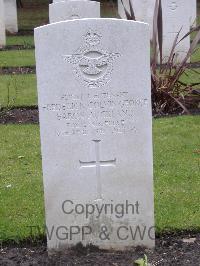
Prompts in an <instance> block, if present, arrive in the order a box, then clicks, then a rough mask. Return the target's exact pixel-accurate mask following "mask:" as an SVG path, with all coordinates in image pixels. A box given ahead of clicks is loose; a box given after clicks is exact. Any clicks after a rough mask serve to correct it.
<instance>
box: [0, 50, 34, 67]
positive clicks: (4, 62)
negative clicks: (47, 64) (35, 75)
mask: <svg viewBox="0 0 200 266" xmlns="http://www.w3.org/2000/svg"><path fill="white" fill-rule="evenodd" d="M34 65H35V54H34V50H12V51H1V52H0V67H11V66H12V67H20V66H34Z"/></svg>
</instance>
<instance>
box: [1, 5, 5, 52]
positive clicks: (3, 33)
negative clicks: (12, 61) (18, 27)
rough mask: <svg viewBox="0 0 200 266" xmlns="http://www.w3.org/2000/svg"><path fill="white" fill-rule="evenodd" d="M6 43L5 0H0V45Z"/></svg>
mask: <svg viewBox="0 0 200 266" xmlns="http://www.w3.org/2000/svg"><path fill="white" fill-rule="evenodd" d="M4 45H6V32H5V19H4V0H0V47H1V46H4Z"/></svg>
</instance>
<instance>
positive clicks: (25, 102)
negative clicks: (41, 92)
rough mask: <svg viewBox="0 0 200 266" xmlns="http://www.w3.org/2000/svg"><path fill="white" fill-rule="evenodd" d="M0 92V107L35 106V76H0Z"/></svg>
mask: <svg viewBox="0 0 200 266" xmlns="http://www.w3.org/2000/svg"><path fill="white" fill-rule="evenodd" d="M0 91H1V93H0V107H7V108H10V107H17V106H33V105H37V90H36V76H35V75H32V74H30V75H29V74H27V75H1V76H0Z"/></svg>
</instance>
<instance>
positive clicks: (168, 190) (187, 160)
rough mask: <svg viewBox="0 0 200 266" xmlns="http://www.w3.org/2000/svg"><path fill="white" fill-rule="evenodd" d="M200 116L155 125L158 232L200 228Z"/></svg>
mask: <svg viewBox="0 0 200 266" xmlns="http://www.w3.org/2000/svg"><path fill="white" fill-rule="evenodd" d="M199 125H200V116H194V117H192V116H188V117H177V118H169V119H158V120H156V121H155V123H154V131H153V132H154V171H155V174H154V177H155V209H156V226H157V232H162V231H167V230H173V231H174V230H184V229H185V230H186V229H187V230H188V229H197V228H198V229H200V215H199V214H200V205H199V195H200V176H199V173H200V135H199Z"/></svg>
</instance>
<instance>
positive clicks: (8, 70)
mask: <svg viewBox="0 0 200 266" xmlns="http://www.w3.org/2000/svg"><path fill="white" fill-rule="evenodd" d="M35 73H36V67H35V66H23V67H0V74H1V75H9V74H22V75H23V74H35Z"/></svg>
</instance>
